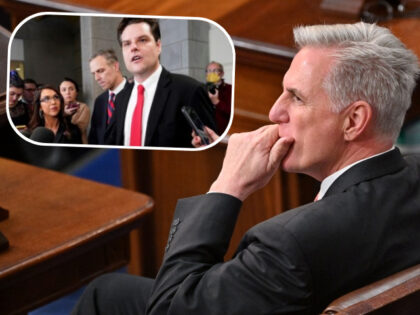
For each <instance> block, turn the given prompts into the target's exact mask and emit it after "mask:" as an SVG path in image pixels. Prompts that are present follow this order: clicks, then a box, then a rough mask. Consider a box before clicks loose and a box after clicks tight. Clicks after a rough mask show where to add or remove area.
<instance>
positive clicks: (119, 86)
mask: <svg viewBox="0 0 420 315" xmlns="http://www.w3.org/2000/svg"><path fill="white" fill-rule="evenodd" d="M125 82H127V80H126V79H125V78H124V79H123V80H122V82H121V83H120V84H118V86H117V87H116V88H115V89H113V90H111V89H109V90H108V99H109V95H110V94H111V93H114V94H115V96H117V94H118V93H120V92H121V91H122V89H123V88H124V86H125Z"/></svg>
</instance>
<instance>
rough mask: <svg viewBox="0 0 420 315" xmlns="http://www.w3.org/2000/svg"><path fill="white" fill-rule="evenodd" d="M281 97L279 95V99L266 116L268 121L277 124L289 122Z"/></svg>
mask: <svg viewBox="0 0 420 315" xmlns="http://www.w3.org/2000/svg"><path fill="white" fill-rule="evenodd" d="M282 95H283V94H282ZM282 95H280V96H279V98H278V99H277V100H276V101H275V103H274V104H273V107H271V110H270V113H269V115H268V117H269V118H270V120H271V121H272V122H274V123H277V124H285V123H288V122H289V113H288V111H287V106H286V104H285V102H284V99H283V98H282Z"/></svg>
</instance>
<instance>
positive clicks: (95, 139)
mask: <svg viewBox="0 0 420 315" xmlns="http://www.w3.org/2000/svg"><path fill="white" fill-rule="evenodd" d="M131 89H132V85H130V84H129V83H128V82H126V83H125V85H124V88H123V89H122V90H121V91H120V93H118V94H117V95H116V97H115V108H117V107H119V106H121V105H120V104H121V100H122V99H123V98H125V96H126V93H127V91H126V90H130V91H131ZM108 93H109V90H106V91H105V92H103V93H102V94H100V95H99V96H98V97H97V98H96V99H95V105H94V108H93V114H92V118H91V124H90V131H89V137H88V142H89V144H110V142H111V141H109V140H108V137H109V136H110V134H112V132H113V129H114V128H115V115H113V116H112V118H111V121H110V123H109V124H107V120H108V110H107V108H108V97H109V94H108Z"/></svg>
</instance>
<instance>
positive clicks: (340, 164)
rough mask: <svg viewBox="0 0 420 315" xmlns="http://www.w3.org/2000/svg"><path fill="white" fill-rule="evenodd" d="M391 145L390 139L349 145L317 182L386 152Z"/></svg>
mask: <svg viewBox="0 0 420 315" xmlns="http://www.w3.org/2000/svg"><path fill="white" fill-rule="evenodd" d="M393 145H394V143H393V141H392V140H390V139H386V140H378V139H373V140H371V141H363V142H352V143H349V144H348V145H347V147H346V148H345V150H344V151H343V152H342V154H341V157H340V158H339V159H338V160H337V161H336V162H335V163H334V164H332V165H331V166H330V167H329V168H327V169H326V170H325V173H323V174H321V175H320V176H319V178H318V180H320V181H322V180H324V179H325V178H326V177H328V176H330V175H331V174H333V173H335V172H337V171H339V170H341V169H343V168H345V167H347V166H348V165H351V164H354V163H356V162H358V161H361V160H363V159H367V158H369V157H372V156H374V155H377V154H380V153H383V152H385V151H388V150H390V149H391V148H392V146H393Z"/></svg>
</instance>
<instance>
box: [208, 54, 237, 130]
mask: <svg viewBox="0 0 420 315" xmlns="http://www.w3.org/2000/svg"><path fill="white" fill-rule="evenodd" d="M224 74H225V73H224V70H223V65H222V64H221V63H219V62H216V61H211V62H210V63H209V64H208V65H207V68H206V85H207V91H208V93H209V98H210V100H211V102H212V103H213V106H214V108H215V109H214V115H215V120H216V125H217V129H218V131H219V134H222V133H223V132H224V131H225V129H226V127H227V126H228V124H229V120H230V114H231V103H232V85H230V84H228V83H226V82H225V80H224V78H223V76H224Z"/></svg>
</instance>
